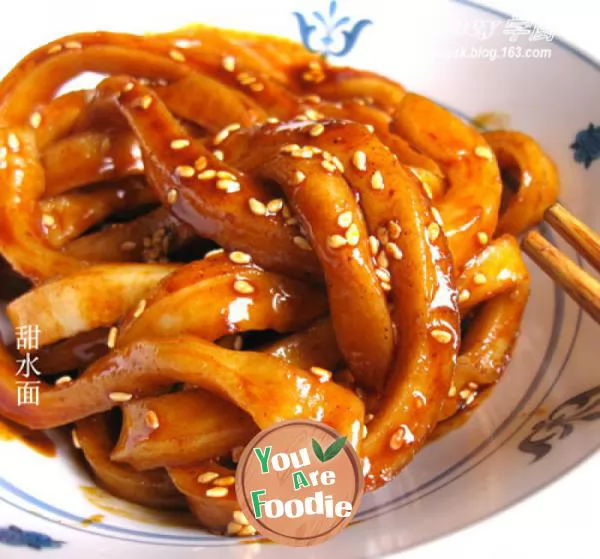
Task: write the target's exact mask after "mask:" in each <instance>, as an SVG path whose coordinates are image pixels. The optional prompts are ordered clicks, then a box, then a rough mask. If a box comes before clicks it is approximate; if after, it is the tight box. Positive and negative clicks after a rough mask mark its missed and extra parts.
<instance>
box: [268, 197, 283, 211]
mask: <svg viewBox="0 0 600 559" xmlns="http://www.w3.org/2000/svg"><path fill="white" fill-rule="evenodd" d="M282 209H283V199H281V198H274V199H273V200H271V201H270V202H269V203H268V204H267V210H269V211H270V212H271V213H274V214H276V213H279V212H280V211H281V210H282Z"/></svg>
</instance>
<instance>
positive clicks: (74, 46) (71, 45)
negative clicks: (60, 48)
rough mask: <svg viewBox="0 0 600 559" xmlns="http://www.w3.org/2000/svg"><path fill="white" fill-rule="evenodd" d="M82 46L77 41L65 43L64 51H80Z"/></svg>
mask: <svg viewBox="0 0 600 559" xmlns="http://www.w3.org/2000/svg"><path fill="white" fill-rule="evenodd" d="M82 46H83V45H82V44H81V43H80V42H79V41H67V42H66V43H65V48H66V49H80V48H81V47H82Z"/></svg>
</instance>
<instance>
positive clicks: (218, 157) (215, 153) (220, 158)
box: [213, 149, 225, 161]
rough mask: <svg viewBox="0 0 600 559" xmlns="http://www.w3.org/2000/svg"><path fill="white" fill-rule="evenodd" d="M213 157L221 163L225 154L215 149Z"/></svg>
mask: <svg viewBox="0 0 600 559" xmlns="http://www.w3.org/2000/svg"><path fill="white" fill-rule="evenodd" d="M213 155H214V156H215V157H216V158H217V159H218V160H219V161H223V160H224V159H225V154H224V153H223V151H221V150H220V149H216V150H214V151H213Z"/></svg>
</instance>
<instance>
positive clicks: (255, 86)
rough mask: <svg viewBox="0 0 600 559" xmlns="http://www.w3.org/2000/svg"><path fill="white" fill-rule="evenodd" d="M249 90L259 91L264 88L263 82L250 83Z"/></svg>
mask: <svg viewBox="0 0 600 559" xmlns="http://www.w3.org/2000/svg"><path fill="white" fill-rule="evenodd" d="M249 87H250V91H255V92H259V91H262V90H263V89H264V88H265V84H264V83H258V82H257V83H251V84H250V86H249Z"/></svg>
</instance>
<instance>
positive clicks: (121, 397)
mask: <svg viewBox="0 0 600 559" xmlns="http://www.w3.org/2000/svg"><path fill="white" fill-rule="evenodd" d="M108 397H109V398H110V399H111V400H112V401H113V402H129V400H131V399H132V398H133V394H129V392H111V393H110V394H109V395H108Z"/></svg>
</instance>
